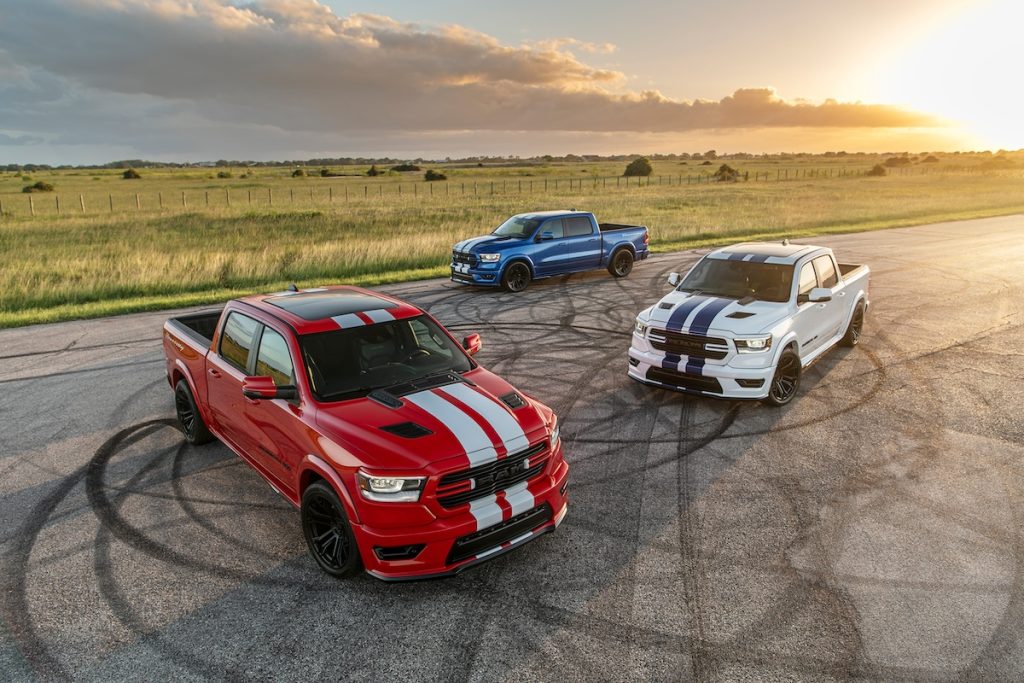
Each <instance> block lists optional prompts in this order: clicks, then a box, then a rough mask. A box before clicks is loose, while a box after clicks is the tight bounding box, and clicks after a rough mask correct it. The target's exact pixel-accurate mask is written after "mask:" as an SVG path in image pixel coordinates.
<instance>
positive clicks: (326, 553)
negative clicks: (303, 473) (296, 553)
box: [299, 480, 362, 579]
mask: <svg viewBox="0 0 1024 683" xmlns="http://www.w3.org/2000/svg"><path fill="white" fill-rule="evenodd" d="M299 514H300V516H301V517H302V535H303V536H305V538H306V547H307V548H309V554H310V555H312V556H313V560H315V561H316V563H317V565H318V566H319V567H320V569H322V570H323V571H324V572H325V573H327V574H330V575H331V576H333V577H334V578H336V579H344V578H348V577H350V576H352V575H354V574H356V573H357V572H358V571H359V570H360V569H361V568H362V562H360V559H359V547H358V546H357V545H356V537H355V535H354V534H353V533H352V526H351V525H350V524H349V523H348V517H347V516H346V515H345V508H344V506H343V505H342V504H341V501H340V500H338V494H336V493H335V492H334V489H332V488H331V487H330V485H329V484H327V482H325V481H322V480H321V481H315V482H313V483H312V484H310V485H309V486H307V487H306V490H305V491H303V492H302V507H301V508H300V513H299Z"/></svg>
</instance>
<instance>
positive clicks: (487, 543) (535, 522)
mask: <svg viewBox="0 0 1024 683" xmlns="http://www.w3.org/2000/svg"><path fill="white" fill-rule="evenodd" d="M549 521H551V506H550V505H548V504H547V503H544V504H543V505H541V506H540V507H536V508H534V509H532V510H527V511H526V512H521V513H519V514H518V515H516V516H515V517H511V518H509V519H506V520H505V521H504V522H502V523H500V524H495V525H494V526H492V527H488V528H486V529H483V530H481V531H474V532H473V533H471V534H467V535H466V536H462V537H461V538H457V539H455V543H454V544H453V545H452V550H451V552H450V553H448V562H447V564H455V563H456V562H459V561H461V560H465V559H466V558H469V557H473V556H474V555H479V554H480V553H482V552H484V551H485V550H492V549H493V548H497V547H498V546H500V545H501V544H502V543H508V542H509V541H513V540H515V539H517V538H519V537H520V536H522V535H524V534H527V533H529V532H531V531H533V530H534V529H536V528H537V527H539V526H540V525H541V524H544V523H546V522H549Z"/></svg>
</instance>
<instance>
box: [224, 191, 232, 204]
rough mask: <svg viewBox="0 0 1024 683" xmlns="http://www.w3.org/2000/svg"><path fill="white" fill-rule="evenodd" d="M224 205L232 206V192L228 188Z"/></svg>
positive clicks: (225, 192)
mask: <svg viewBox="0 0 1024 683" xmlns="http://www.w3.org/2000/svg"><path fill="white" fill-rule="evenodd" d="M224 204H225V205H227V206H231V190H229V189H228V188H226V187H225V188H224Z"/></svg>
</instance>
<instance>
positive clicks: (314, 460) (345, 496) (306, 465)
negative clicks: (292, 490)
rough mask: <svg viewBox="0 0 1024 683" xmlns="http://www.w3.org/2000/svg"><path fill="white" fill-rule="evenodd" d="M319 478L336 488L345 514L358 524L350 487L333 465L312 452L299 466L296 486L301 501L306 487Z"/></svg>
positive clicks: (335, 491)
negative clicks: (349, 490)
mask: <svg viewBox="0 0 1024 683" xmlns="http://www.w3.org/2000/svg"><path fill="white" fill-rule="evenodd" d="M318 480H320V481H325V482H327V484H328V485H329V486H330V487H331V488H332V489H334V493H335V494H336V495H337V496H338V500H340V501H341V504H342V505H343V506H344V507H345V514H347V515H348V518H349V521H350V522H352V523H354V524H358V523H359V513H358V512H357V511H356V506H355V504H354V502H353V500H352V497H351V496H350V495H349V492H348V487H346V486H345V483H344V482H343V481H342V480H341V477H340V476H339V475H338V473H337V472H336V471H335V469H334V468H333V467H331V466H330V465H329V464H328V463H327V462H326V461H325V460H324V459H323V458H321V457H320V456H317V455H313V454H312V453H309V454H307V455H306V457H304V458H303V459H302V463H301V464H300V466H299V476H298V488H296V494H297V499H298V501H299V503H300V504H301V502H302V494H303V493H304V492H305V491H306V488H307V487H309V485H310V484H312V483H313V482H314V481H318Z"/></svg>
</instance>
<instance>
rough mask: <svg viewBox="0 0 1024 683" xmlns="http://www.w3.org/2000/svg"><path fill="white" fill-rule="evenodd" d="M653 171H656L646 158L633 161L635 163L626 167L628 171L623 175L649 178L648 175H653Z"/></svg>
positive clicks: (630, 163)
mask: <svg viewBox="0 0 1024 683" xmlns="http://www.w3.org/2000/svg"><path fill="white" fill-rule="evenodd" d="M653 171H654V169H653V168H651V162H650V161H648V160H647V159H645V158H644V157H639V158H637V159H633V161H631V162H629V165H628V166H626V170H625V171H623V173H622V175H624V176H627V177H628V176H648V175H651V173H652V172H653Z"/></svg>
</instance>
